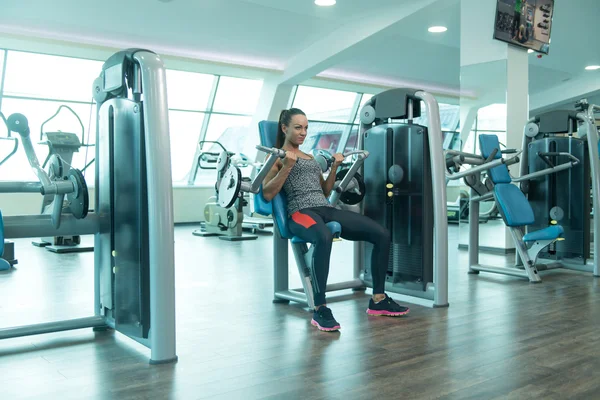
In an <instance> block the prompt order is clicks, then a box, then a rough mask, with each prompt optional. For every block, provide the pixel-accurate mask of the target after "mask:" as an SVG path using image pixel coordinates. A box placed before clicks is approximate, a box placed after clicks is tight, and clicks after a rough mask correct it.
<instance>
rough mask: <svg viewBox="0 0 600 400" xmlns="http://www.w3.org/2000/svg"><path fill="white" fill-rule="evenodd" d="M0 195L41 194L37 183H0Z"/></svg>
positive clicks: (39, 184)
mask: <svg viewBox="0 0 600 400" xmlns="http://www.w3.org/2000/svg"><path fill="white" fill-rule="evenodd" d="M0 193H42V184H41V183H39V182H8V181H6V182H0Z"/></svg>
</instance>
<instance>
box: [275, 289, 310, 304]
mask: <svg viewBox="0 0 600 400" xmlns="http://www.w3.org/2000/svg"><path fill="white" fill-rule="evenodd" d="M275 298H276V299H282V300H289V301H295V302H297V303H300V304H306V305H308V300H307V299H306V295H305V294H304V293H299V292H296V291H293V290H284V291H281V292H275Z"/></svg>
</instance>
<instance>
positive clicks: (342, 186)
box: [254, 121, 369, 310]
mask: <svg viewBox="0 0 600 400" xmlns="http://www.w3.org/2000/svg"><path fill="white" fill-rule="evenodd" d="M277 124H278V123H277V122H274V121H261V122H260V123H259V132H260V138H261V143H263V144H266V145H267V146H269V145H273V144H274V143H275V139H276V134H277ZM284 154H285V152H284ZM314 154H315V155H314V157H315V160H316V161H317V163H318V164H319V165H320V167H321V170H322V171H323V172H324V173H326V172H327V171H328V170H329V169H330V168H331V165H332V163H333V157H332V156H331V155H330V154H329V153H328V152H326V151H323V150H320V151H318V152H316V153H314ZM353 155H354V156H356V158H355V160H354V162H353V163H352V166H351V167H350V168H349V169H340V171H339V172H338V173H337V174H336V180H335V183H334V186H333V190H332V192H331V194H330V195H329V198H328V201H329V203H330V204H331V205H333V206H334V207H337V206H339V203H340V202H342V203H345V204H349V205H352V204H353V203H354V201H355V200H358V201H362V199H363V198H364V195H365V191H364V184H363V186H362V187H361V186H360V182H359V181H360V180H362V178H361V177H360V176H359V175H357V174H358V171H359V169H360V167H361V166H362V165H363V163H364V160H365V159H366V158H367V157H368V156H369V153H368V152H366V151H360V150H359V151H351V152H348V153H345V154H344V156H345V158H346V157H349V156H353ZM361 190H362V191H361ZM356 196H358V197H356ZM254 204H255V208H256V211H257V212H258V213H261V214H262V215H272V216H273V220H274V222H275V226H276V228H275V229H274V235H273V237H274V241H275V243H274V244H275V247H274V256H275V265H274V267H275V269H274V272H275V276H274V277H275V282H274V283H275V288H274V289H275V290H274V292H275V298H274V300H273V302H275V303H285V302H289V301H290V300H292V301H297V302H300V303H302V304H306V305H307V306H308V307H309V309H311V310H312V309H313V308H314V306H315V302H314V289H313V284H312V282H313V281H314V267H313V263H314V260H313V253H314V247H313V246H312V244H311V243H307V242H306V241H304V240H302V239H301V238H299V237H297V236H294V235H292V234H291V232H290V231H289V229H288V227H287V220H288V215H287V198H286V195H285V193H284V192H283V191H280V192H279V193H278V194H277V195H276V196H275V197H274V198H273V199H272V200H271V201H269V202H267V201H266V200H265V198H264V197H263V195H262V190H261V191H260V192H259V193H257V194H256V196H255V197H254ZM325 225H326V226H327V228H328V229H329V230H330V232H331V234H332V239H333V240H337V239H339V237H340V235H341V232H342V227H341V225H340V224H339V223H338V222H336V221H331V222H328V223H326V224H325ZM288 240H290V241H291V244H292V250H293V252H294V258H295V260H296V266H297V268H298V273H299V274H300V278H301V282H302V288H301V289H294V290H290V289H289V277H288V271H287V268H288V261H287V260H288V246H287V241H288ZM284 268H285V271H284ZM349 288H352V289H357V290H363V289H364V288H365V286H364V285H363V283H362V281H359V280H358V279H354V280H352V281H349V282H343V283H337V284H333V285H331V284H330V285H327V291H328V292H329V291H333V290H341V289H349Z"/></svg>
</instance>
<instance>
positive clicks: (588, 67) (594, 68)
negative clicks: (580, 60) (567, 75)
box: [585, 65, 600, 71]
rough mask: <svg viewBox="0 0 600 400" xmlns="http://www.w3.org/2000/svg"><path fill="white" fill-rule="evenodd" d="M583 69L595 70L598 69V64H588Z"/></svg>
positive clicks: (599, 67)
mask: <svg viewBox="0 0 600 400" xmlns="http://www.w3.org/2000/svg"><path fill="white" fill-rule="evenodd" d="M585 69H587V70H588V71H595V70H597V69H600V65H588V66H587V67H585Z"/></svg>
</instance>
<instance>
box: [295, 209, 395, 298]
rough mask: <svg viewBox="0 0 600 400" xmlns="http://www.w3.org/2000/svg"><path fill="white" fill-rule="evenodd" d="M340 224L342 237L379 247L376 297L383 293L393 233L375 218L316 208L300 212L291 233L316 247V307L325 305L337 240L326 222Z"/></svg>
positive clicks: (374, 261) (374, 267)
mask: <svg viewBox="0 0 600 400" xmlns="http://www.w3.org/2000/svg"><path fill="white" fill-rule="evenodd" d="M331 221H336V222H339V223H340V225H341V226H342V235H341V236H342V238H344V239H347V240H353V241H365V242H369V243H372V244H373V245H374V246H375V247H374V248H373V253H372V255H371V274H372V277H373V294H382V293H384V289H385V275H386V272H387V268H388V262H389V257H390V234H389V232H388V230H387V229H385V228H384V227H383V226H381V225H379V224H378V223H377V222H375V221H373V220H372V219H371V218H369V217H366V216H364V215H362V214H358V213H355V212H352V211H345V210H338V209H337V208H333V207H312V208H305V209H303V210H301V211H298V212H296V213H294V214H292V216H291V217H290V218H289V220H288V227H289V230H290V232H291V233H292V234H293V235H295V236H298V237H299V238H301V239H303V240H305V241H307V242H309V243H312V244H313V245H314V246H315V250H314V253H313V266H314V271H313V290H314V293H315V306H320V305H323V304H325V288H326V286H327V277H328V276H329V258H330V256H331V245H332V240H333V237H332V235H331V231H330V230H329V228H327V226H325V224H326V223H328V222H331Z"/></svg>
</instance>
